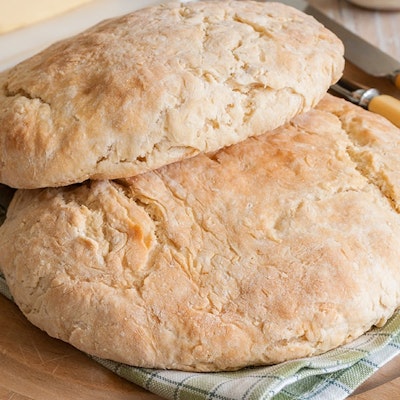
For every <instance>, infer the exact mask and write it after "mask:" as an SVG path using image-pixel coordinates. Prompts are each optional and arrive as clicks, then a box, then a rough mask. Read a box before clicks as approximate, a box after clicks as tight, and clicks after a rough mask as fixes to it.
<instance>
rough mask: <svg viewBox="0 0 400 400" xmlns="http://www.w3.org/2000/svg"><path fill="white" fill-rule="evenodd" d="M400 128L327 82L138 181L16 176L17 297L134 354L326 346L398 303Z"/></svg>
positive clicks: (85, 340) (84, 345)
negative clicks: (339, 95)
mask: <svg viewBox="0 0 400 400" xmlns="http://www.w3.org/2000/svg"><path fill="white" fill-rule="evenodd" d="M399 171H400V131H399V129H397V128H396V127H394V126H393V125H391V124H390V123H388V122H387V121H386V120H384V119H383V118H382V117H379V116H377V115H375V114H372V113H369V112H368V111H364V110H362V109H360V108H358V107H356V106H354V105H352V104H350V103H347V102H345V101H344V100H340V99H336V98H333V97H330V96H329V95H327V96H326V97H325V98H324V100H323V101H322V102H321V103H320V105H319V106H318V108H317V109H315V110H312V111H310V112H309V113H307V114H304V115H301V116H298V117H296V118H295V119H294V120H293V121H292V122H291V123H290V124H287V125H286V126H284V127H281V128H278V129H276V130H275V131H271V132H268V133H265V134H264V135H261V136H258V137H254V138H249V139H247V140H245V141H243V142H241V143H239V144H237V145H233V146H231V147H228V148H224V149H222V150H220V151H218V152H215V153H209V154H200V155H198V156H196V157H193V158H190V159H186V160H184V161H181V162H177V163H174V164H170V165H168V166H165V167H163V168H160V169H158V170H154V171H151V172H148V173H146V174H142V175H139V176H136V177H133V178H131V179H124V180H119V181H114V182H113V181H90V182H85V183H83V184H79V185H73V186H71V187H66V188H48V189H35V190H18V191H17V192H16V195H15V197H14V199H13V201H12V203H11V205H10V208H9V210H8V215H7V219H6V221H5V223H4V224H3V225H2V226H1V227H0V265H1V268H2V270H3V272H4V274H5V277H6V280H7V283H8V285H9V287H10V290H11V292H12V294H13V296H14V299H15V301H16V302H17V304H18V305H19V307H20V308H21V310H22V312H23V313H24V314H25V315H26V316H27V317H28V319H29V320H30V321H32V323H33V324H35V325H37V326H38V327H40V328H41V329H44V330H45V331H47V332H48V333H49V334H50V335H51V336H55V337H57V338H60V339H62V340H65V341H67V342H69V343H71V344H72V345H74V346H76V347H77V348H79V349H81V350H83V351H85V352H88V353H90V354H94V355H97V356H100V357H103V358H107V359H112V360H116V361H121V362H125V363H128V364H132V365H136V366H143V367H157V368H174V369H182V370H197V371H221V370H233V369H237V368H241V367H245V366H249V365H258V364H269V363H277V362H281V361H284V360H287V359H292V358H297V357H303V356H309V355H313V354H318V353H321V352H324V351H327V350H329V349H332V348H334V347H336V346H339V345H341V344H343V343H345V342H348V341H350V340H352V339H354V338H356V337H358V336H359V335H361V334H362V333H364V332H365V331H367V330H368V329H370V328H371V326H373V325H378V326H379V325H382V324H384V323H385V321H386V320H387V319H388V318H389V317H390V316H391V315H392V313H393V312H394V310H395V309H396V308H397V307H398V306H399V304H400V268H399V259H400V216H399V190H400V176H399V174H400V172H399Z"/></svg>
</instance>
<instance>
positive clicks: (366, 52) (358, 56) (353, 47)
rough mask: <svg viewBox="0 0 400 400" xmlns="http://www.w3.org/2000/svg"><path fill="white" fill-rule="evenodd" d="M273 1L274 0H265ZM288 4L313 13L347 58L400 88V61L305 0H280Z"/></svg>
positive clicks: (370, 73) (362, 68) (369, 72)
mask: <svg viewBox="0 0 400 400" xmlns="http://www.w3.org/2000/svg"><path fill="white" fill-rule="evenodd" d="M264 1H273V0H264ZM279 1H280V2H281V3H284V4H286V5H288V6H291V7H294V8H297V9H298V10H300V11H302V12H304V13H305V14H309V15H312V16H313V17H314V18H315V19H316V20H318V21H319V22H320V23H322V25H324V26H325V27H326V28H328V29H329V30H330V31H332V32H333V33H335V34H336V36H337V37H338V38H339V39H340V40H341V41H342V42H343V44H344V46H345V54H344V56H345V59H346V60H348V61H350V62H351V63H352V64H354V65H356V66H357V67H358V68H360V69H361V70H363V71H364V72H366V73H367V74H369V75H371V76H374V77H384V78H387V79H390V80H391V81H392V82H393V83H394V84H395V85H396V87H398V88H400V61H398V60H396V59H394V58H393V57H391V56H389V55H388V54H386V53H384V52H383V51H382V50H380V49H378V48H377V47H375V46H374V45H372V44H370V43H368V42H367V41H365V40H364V39H362V38H361V37H360V36H357V35H356V34H354V33H353V32H351V31H350V30H348V29H347V28H345V27H344V26H343V25H341V24H339V23H338V22H336V21H334V20H333V19H331V18H330V17H328V16H327V15H325V14H324V13H322V12H321V11H319V10H318V9H316V8H315V7H313V6H311V5H310V4H308V3H307V2H306V1H304V0H279Z"/></svg>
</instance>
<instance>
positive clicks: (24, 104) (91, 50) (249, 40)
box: [0, 1, 344, 188]
mask: <svg viewBox="0 0 400 400" xmlns="http://www.w3.org/2000/svg"><path fill="white" fill-rule="evenodd" d="M343 63H344V61H343V46H342V43H341V42H340V41H339V40H338V39H337V38H336V37H335V36H334V35H333V34H332V33H331V32H329V31H328V30H326V29H325V28H324V27H323V26H322V25H320V24H319V23H318V22H316V21H315V20H314V19H312V18H311V17H309V16H306V15H304V14H302V13H300V12H299V11H297V10H294V9H292V8H289V7H286V6H284V5H282V4H279V3H269V2H249V1H211V2H195V3H187V4H178V3H169V4H168V5H164V6H156V7H151V8H148V9H144V10H140V11H137V12H134V13H132V14H129V15H127V16H123V17H119V18H115V19H112V20H109V21H105V22H103V23H101V24H99V25H98V26H96V27H94V28H92V29H90V30H88V31H86V32H84V33H82V34H80V35H78V36H75V37H73V38H71V39H67V40H64V41H61V42H59V43H56V44H54V45H53V46H51V47H50V48H48V49H47V50H45V51H43V52H42V53H40V54H38V55H36V56H35V57H33V58H31V59H29V60H27V61H25V62H23V63H21V64H19V65H17V66H16V67H14V68H12V69H11V70H9V71H7V72H4V73H2V74H1V75H0V127H1V128H0V132H1V134H0V182H2V183H5V184H7V185H9V186H12V187H18V188H35V187H46V186H63V185H67V184H71V183H75V182H81V181H84V180H85V179H88V178H92V179H113V178H120V177H128V176H133V175H135V174H138V173H141V172H143V171H146V170H151V169H154V168H157V167H160V166H162V165H165V164H168V163H170V162H173V161H177V160H180V159H183V158H187V157H190V156H193V155H195V154H197V153H199V152H202V151H215V150H217V149H219V148H221V147H223V146H225V145H230V144H232V143H237V142H239V141H241V140H243V139H245V138H247V137H248V136H252V135H258V134H261V133H263V132H264V131H265V130H266V129H273V128H276V127H277V126H280V125H282V124H283V123H284V122H286V121H288V120H289V119H291V118H292V117H293V116H294V115H295V114H297V113H299V112H301V111H305V110H308V109H309V108H310V107H312V106H314V105H315V104H316V103H317V102H318V101H319V100H320V99H321V97H322V96H323V95H324V93H325V92H326V90H327V89H328V87H329V86H330V85H331V84H332V83H333V82H334V81H336V80H337V79H338V78H339V77H340V75H341V73H342V69H343Z"/></svg>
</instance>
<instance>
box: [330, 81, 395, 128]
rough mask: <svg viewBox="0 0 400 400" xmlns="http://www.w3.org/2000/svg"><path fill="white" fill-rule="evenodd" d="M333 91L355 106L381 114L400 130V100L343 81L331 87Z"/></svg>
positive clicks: (373, 89)
mask: <svg viewBox="0 0 400 400" xmlns="http://www.w3.org/2000/svg"><path fill="white" fill-rule="evenodd" d="M331 91H332V92H334V93H336V94H338V95H340V96H342V97H344V98H345V99H347V100H349V101H351V102H352V103H354V104H358V105H359V106H361V107H363V108H365V109H367V110H369V111H372V112H374V113H376V114H380V115H382V116H384V117H385V118H386V119H388V120H389V121H390V122H392V123H393V124H394V125H396V126H397V127H399V128H400V100H398V99H396V98H394V97H392V96H389V95H387V94H381V93H380V92H379V90H377V89H375V88H362V87H359V86H357V85H356V84H354V83H352V82H349V81H346V80H345V79H341V80H340V81H339V82H338V83H337V84H335V85H333V86H331Z"/></svg>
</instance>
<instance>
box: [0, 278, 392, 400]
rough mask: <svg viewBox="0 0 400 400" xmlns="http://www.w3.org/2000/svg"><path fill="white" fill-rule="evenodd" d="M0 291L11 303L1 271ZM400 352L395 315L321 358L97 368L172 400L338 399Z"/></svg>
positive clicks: (107, 364) (109, 364)
mask: <svg viewBox="0 0 400 400" xmlns="http://www.w3.org/2000/svg"><path fill="white" fill-rule="evenodd" d="M0 293H1V294H3V295H4V296H6V297H7V298H8V299H10V300H12V296H11V293H10V291H9V289H8V287H7V284H6V281H5V279H4V276H3V275H2V274H1V273H0ZM399 353H400V312H399V311H398V312H396V313H395V314H394V316H393V317H392V318H391V319H390V320H389V321H388V322H387V323H386V325H385V326H383V327H382V328H373V329H371V330H370V331H369V332H367V333H366V334H364V335H363V336H361V337H360V338H358V339H357V340H355V341H354V342H352V343H350V344H347V345H344V346H341V347H339V348H337V349H334V350H332V351H329V352H327V353H325V354H322V355H319V356H314V357H309V358H304V359H299V360H293V361H288V362H285V363H281V364H277V365H273V366H268V367H257V368H246V369H242V370H240V371H235V372H216V373H192V372H183V371H169V370H157V369H146V368H137V367H131V366H128V365H125V364H120V363H116V362H113V361H110V360H104V359H100V358H98V357H94V356H90V355H89V357H91V358H92V359H94V360H95V361H96V362H98V363H99V364H101V365H103V366H104V367H106V368H108V369H109V370H111V371H113V372H114V373H115V374H117V375H119V376H120V377H122V378H125V379H127V380H129V381H131V382H133V383H135V384H137V385H139V386H141V387H143V388H144V389H146V390H148V391H150V392H153V393H155V394H157V395H159V396H160V397H163V398H166V399H171V400H186V399H187V400H188V399H190V400H236V399H238V400H239V399H240V400H269V399H271V400H330V399H331V400H341V399H345V398H347V397H348V396H349V395H350V394H351V393H352V392H353V391H354V390H355V389H356V388H357V387H358V386H359V385H360V384H361V383H363V382H364V381H365V380H366V379H367V378H369V377H370V376H371V375H372V374H373V373H374V372H376V371H377V370H378V369H379V368H380V367H382V366H383V365H384V364H385V363H387V362H388V361H390V360H391V359H392V358H393V357H395V356H396V355H398V354H399Z"/></svg>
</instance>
